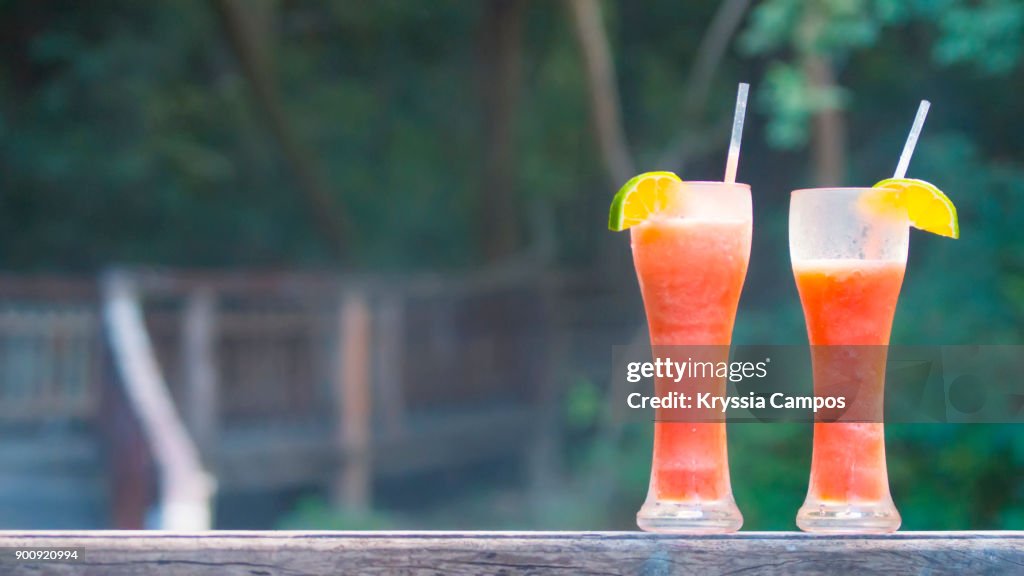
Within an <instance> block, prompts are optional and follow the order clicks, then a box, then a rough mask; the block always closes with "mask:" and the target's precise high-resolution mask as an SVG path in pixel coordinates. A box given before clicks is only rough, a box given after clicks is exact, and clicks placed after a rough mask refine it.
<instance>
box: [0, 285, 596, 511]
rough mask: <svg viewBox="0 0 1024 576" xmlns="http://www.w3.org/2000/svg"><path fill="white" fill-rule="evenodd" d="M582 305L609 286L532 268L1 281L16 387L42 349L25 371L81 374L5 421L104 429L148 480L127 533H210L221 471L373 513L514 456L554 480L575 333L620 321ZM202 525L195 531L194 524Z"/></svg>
mask: <svg viewBox="0 0 1024 576" xmlns="http://www.w3.org/2000/svg"><path fill="white" fill-rule="evenodd" d="M580 290H584V291H593V290H594V284H593V283H590V282H575V281H571V280H569V281H567V280H566V279H565V278H562V277H558V276H554V275H544V274H541V273H539V272H538V271H537V270H536V269H533V268H529V267H526V266H520V267H510V268H503V269H497V270H487V271H483V272H476V273H468V274H465V275H455V276H452V275H446V276H435V275H429V274H424V275H416V276H395V277H380V276H375V277H365V276H338V275H327V274H289V273H280V274H260V273H188V272H185V273H183V272H180V271H169V272H162V271H152V270H127V271H124V270H122V271H119V272H116V273H113V274H110V275H108V276H107V277H106V280H105V281H104V282H103V283H102V289H101V290H100V289H97V288H96V286H95V283H90V282H67V281H60V280H57V279H44V280H34V279H24V278H12V277H4V276H0V375H2V373H3V371H4V370H11V369H12V368H11V366H13V365H14V364H13V362H11V361H7V360H6V358H7V357H6V356H3V354H4V350H5V348H4V346H9V345H10V344H9V343H10V342H20V341H22V340H24V339H26V338H32V339H34V340H32V342H34V343H33V344H32V346H36V347H37V348H38V349H39V350H45V351H46V353H45V354H41V355H38V357H34V356H32V355H31V354H29V355H26V354H25V353H24V352H23V351H21V350H20V349H19V350H18V351H16V353H14V352H12V354H13V356H11V357H12V358H13V357H14V356H17V358H18V361H21V362H24V361H25V360H24V358H26V357H28V358H32V360H31V362H32V363H33V365H35V366H44V367H56V369H57V370H60V374H61V375H62V376H61V377H60V378H56V379H53V380H45V382H44V381H37V380H32V379H26V378H25V377H24V374H20V373H19V375H18V377H17V378H7V379H3V378H0V424H2V423H3V420H4V417H5V416H4V414H5V410H6V411H7V412H9V413H10V414H11V417H14V418H17V417H25V418H28V419H36V420H38V419H40V418H61V417H64V416H67V415H78V416H76V417H80V418H82V419H85V420H91V421H95V422H98V423H99V424H100V425H101V427H102V429H103V430H104V431H105V432H106V435H105V439H106V444H107V446H106V447H107V449H106V450H105V451H104V453H105V454H106V455H107V457H108V459H109V461H108V462H107V463H106V464H107V465H106V468H107V469H109V470H111V471H113V472H114V476H124V475H129V476H131V477H132V478H134V479H136V480H139V481H138V482H135V483H134V484H125V483H124V482H123V481H119V480H118V479H117V478H113V489H112V491H111V493H112V495H113V497H114V503H113V504H114V509H115V513H114V516H115V518H116V524H115V525H116V526H119V527H141V526H143V525H153V522H152V519H153V518H157V519H159V521H158V522H157V524H156V525H158V526H162V527H171V526H172V525H176V526H179V527H183V528H185V527H198V526H203V525H206V524H208V521H206V520H203V518H205V517H207V516H208V511H207V512H198V511H196V510H198V509H199V508H202V507H204V506H207V505H208V504H209V500H210V489H211V488H210V485H209V483H207V482H206V481H205V480H204V479H205V478H206V477H207V475H208V474H213V475H217V476H218V477H219V478H220V479H222V480H223V484H225V485H230V486H234V487H236V488H245V489H279V488H286V487H288V488H290V487H295V486H309V485H312V484H319V485H322V486H330V487H332V488H333V493H334V495H335V497H336V498H337V500H338V502H339V503H340V504H342V505H344V506H346V507H350V508H358V507H361V506H366V505H367V504H368V502H369V501H370V500H371V498H372V494H371V491H370V490H369V486H370V481H371V478H372V477H373V476H374V475H399V474H405V473H407V472H410V471H414V470H424V469H428V468H438V467H441V466H446V465H455V464H460V463H468V462H471V461H474V459H480V458H484V457H493V456H494V455H496V454H502V455H520V454H525V455H529V456H530V460H529V461H530V462H531V464H530V469H531V470H543V469H544V466H545V465H546V464H545V463H546V462H548V463H549V462H550V459H551V458H553V457H554V455H556V454H557V446H555V445H553V444H551V442H552V441H553V440H552V439H554V438H556V436H557V434H555V433H554V432H553V427H554V426H556V425H557V416H558V412H557V406H556V402H557V400H558V397H559V391H558V390H557V383H558V382H562V381H565V380H566V379H567V378H566V377H565V376H566V375H565V374H555V373H554V372H553V370H554V368H553V367H555V366H556V365H560V363H561V364H564V361H565V359H564V357H562V356H564V355H565V354H567V351H566V350H565V347H564V346H562V345H561V344H559V338H561V337H560V336H558V334H560V333H561V332H563V331H565V330H568V329H572V326H573V325H574V324H573V323H574V322H576V321H577V319H578V318H582V317H586V318H588V321H589V318H591V317H594V318H599V319H600V318H604V319H607V318H609V317H610V316H611V315H614V314H615V313H616V310H615V309H609V308H608V307H607V306H598V307H597V308H599V309H600V310H601V311H602V312H601V314H600V315H598V316H594V315H592V314H588V313H587V311H586V310H584V308H585V307H586V306H585V305H584V304H581V302H585V301H587V299H588V298H590V296H586V297H584V298H579V297H577V294H578V293H579V291H580ZM588 294H589V292H588ZM26 302H35V303H36V304H33V306H36V307H35V308H32V307H29V308H26V306H28V305H27V304H25V303H26ZM65 302H73V303H74V306H71V305H70V304H66V303H65ZM55 303H60V304H55ZM5 306H6V308H5ZM25 310H28V312H25ZM26 314H27V315H26ZM104 326H106V335H105V336H104V334H103V327H104ZM26 341H27V340H26ZM51 342H56V343H58V344H53V345H51V344H49V343H51ZM66 342H76V344H75V345H74V346H69V345H66V344H65V343H66ZM608 345H610V342H609V343H608ZM577 347H578V346H577ZM86 348H87V349H88V350H89V354H88V355H86V357H82V356H81V354H79V351H80V350H83V349H86ZM586 348H587V349H593V350H598V351H601V352H600V354H601V357H600V358H598V359H597V360H595V361H594V362H589V361H588V362H587V364H599V365H603V362H604V360H605V358H604V356H605V355H606V350H607V345H605V344H603V343H602V344H598V345H594V346H589V345H588V346H587V347H586ZM11 350H13V348H12V349H11ZM72 350H73V351H75V352H74V353H73V354H72V353H70V352H68V351H72ZM559 355H561V356H559ZM556 356H557V358H556ZM68 366H73V367H74V369H72V368H69V367H68ZM78 373H83V374H85V373H88V375H89V378H88V379H86V380H85V381H81V382H84V383H81V382H80V379H79V378H78V376H75V375H76V374H78ZM69 374H70V375H72V376H68V375H69ZM39 382H42V383H39ZM24 390H30V391H32V393H31V394H28V395H25V394H23V391H24ZM15 394H22V395H21V396H15ZM100 398H103V400H102V402H103V404H104V406H102V407H100V406H98V405H97V404H99V403H100V400H99V399H100ZM101 408H102V410H101ZM62 415H63V416H62ZM165 426H167V427H168V428H167V430H169V432H166V433H165V432H162V430H163V429H164V427H165ZM140 438H141V439H143V440H144V442H142V443H139V441H138V440H139V439H140ZM456 445H457V446H458V449H453V446H456ZM371 452H372V453H376V454H388V455H389V457H388V458H377V459H374V458H373V457H372V454H371ZM544 454H546V455H547V456H544ZM268 463H273V465H268ZM535 464H536V465H535ZM172 468H173V469H174V470H173V471H172ZM539 476H543V474H540V475H539ZM175 478H176V479H177V480H174V479H175ZM172 486H173V487H174V488H173V490H175V492H174V493H173V494H172V493H170V492H167V491H169V490H171V489H172V488H171V487H172ZM129 488H130V489H129ZM182 490H183V491H184V493H182ZM171 502H179V504H173V505H172V504H171ZM181 502H187V504H180V503H181ZM204 502H205V503H206V504H203V503H204ZM154 507H155V509H156V510H158V511H163V513H159V514H155V515H154V514H151V512H152V511H153V509H154ZM197 507H198V508H197ZM186 509H192V510H193V512H189V513H187V514H186V515H188V516H190V517H193V518H196V519H198V520H195V522H196V523H195V524H191V522H193V520H189V521H187V522H186V524H177V522H178V520H174V517H175V516H174V513H173V510H186ZM168 510H171V513H170V514H168V513H167V511H168ZM146 518H148V519H149V520H144V519H146ZM167 522H171V524H167Z"/></svg>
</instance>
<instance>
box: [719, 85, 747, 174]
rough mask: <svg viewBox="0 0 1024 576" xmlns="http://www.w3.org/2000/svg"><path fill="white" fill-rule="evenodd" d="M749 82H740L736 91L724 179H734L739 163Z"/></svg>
mask: <svg viewBox="0 0 1024 576" xmlns="http://www.w3.org/2000/svg"><path fill="white" fill-rule="evenodd" d="M749 91H750V84H746V83H743V82H741V83H740V88H739V91H738V92H737V93H736V115H735V116H733V120H732V141H731V142H729V158H728V160H726V162H725V181H726V182H728V183H729V184H732V183H733V182H735V181H736V167H737V166H738V165H739V163H740V140H742V139H743V118H744V117H745V116H746V115H747V93H748V92H749Z"/></svg>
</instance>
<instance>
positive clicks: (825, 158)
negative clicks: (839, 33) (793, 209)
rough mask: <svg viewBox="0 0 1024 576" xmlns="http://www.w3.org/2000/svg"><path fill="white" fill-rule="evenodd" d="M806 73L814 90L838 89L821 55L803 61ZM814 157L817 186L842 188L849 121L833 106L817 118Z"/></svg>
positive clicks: (829, 64)
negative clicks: (847, 122)
mask: <svg viewBox="0 0 1024 576" xmlns="http://www.w3.org/2000/svg"><path fill="white" fill-rule="evenodd" d="M803 68H804V74H805V75H806V76H807V79H808V81H809V82H810V84H811V87H812V88H813V89H815V90H821V89H824V90H831V89H834V88H835V76H834V74H833V72H832V65H831V63H830V62H829V61H828V60H826V59H825V58H824V57H822V56H819V55H808V56H806V57H805V58H804V61H803ZM813 122H814V126H813V132H812V135H811V157H812V159H813V164H814V181H815V184H816V185H817V186H840V185H842V184H843V180H844V179H845V175H846V121H845V119H844V118H843V111H842V110H840V109H839V108H838V107H835V106H832V107H828V108H825V109H824V110H819V111H818V112H817V113H815V115H814V120H813Z"/></svg>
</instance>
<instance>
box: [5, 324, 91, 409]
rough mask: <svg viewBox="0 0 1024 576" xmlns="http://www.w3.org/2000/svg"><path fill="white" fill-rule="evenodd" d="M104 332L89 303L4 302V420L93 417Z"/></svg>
mask: <svg viewBox="0 0 1024 576" xmlns="http://www.w3.org/2000/svg"><path fill="white" fill-rule="evenodd" d="M100 338H101V333H100V329H99V322H98V318H97V316H96V314H95V312H94V311H93V310H92V309H90V308H88V307H85V306H81V305H76V304H64V305H58V306H52V305H51V306H46V307H42V306H38V305H32V304H29V305H25V304H20V305H17V306H9V307H6V308H0V422H7V423H14V424H17V423H30V422H33V421H42V420H46V421H83V420H86V419H88V418H89V417H90V416H91V415H92V413H93V410H94V408H95V402H96V392H97V389H98V388H97V385H96V384H97V382H98V379H99V371H100V364H99V362H98V354H97V351H98V350H100V348H101V346H100Z"/></svg>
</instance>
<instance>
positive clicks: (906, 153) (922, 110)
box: [892, 100, 932, 178]
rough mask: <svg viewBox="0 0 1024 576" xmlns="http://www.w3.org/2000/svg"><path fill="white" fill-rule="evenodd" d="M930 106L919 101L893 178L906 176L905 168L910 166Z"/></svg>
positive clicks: (925, 101)
mask: <svg viewBox="0 0 1024 576" xmlns="http://www.w3.org/2000/svg"><path fill="white" fill-rule="evenodd" d="M931 105H932V103H931V102H929V101H927V100H921V106H919V107H918V108H917V116H916V117H915V118H914V125H913V126H912V127H911V128H910V135H908V136H907V143H906V144H904V145H903V154H900V163H899V164H897V165H896V173H895V174H893V175H892V177H893V178H903V177H904V176H906V175H907V167H908V166H910V157H911V156H913V155H914V147H916V146H917V138H918V136H920V135H921V128H923V127H924V119H925V117H926V116H928V108H930V107H931Z"/></svg>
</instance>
